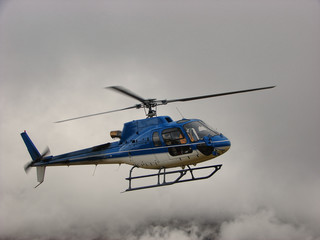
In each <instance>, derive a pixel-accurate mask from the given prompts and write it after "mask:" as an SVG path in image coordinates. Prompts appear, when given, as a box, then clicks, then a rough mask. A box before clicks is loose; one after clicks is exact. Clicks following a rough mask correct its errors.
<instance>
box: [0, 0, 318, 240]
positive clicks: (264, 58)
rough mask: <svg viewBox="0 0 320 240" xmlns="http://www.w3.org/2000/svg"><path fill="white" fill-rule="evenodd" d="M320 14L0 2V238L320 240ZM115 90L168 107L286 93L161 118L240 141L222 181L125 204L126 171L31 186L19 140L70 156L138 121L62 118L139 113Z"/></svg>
mask: <svg viewBox="0 0 320 240" xmlns="http://www.w3.org/2000/svg"><path fill="white" fill-rule="evenodd" d="M319 4H320V3H319V1H315V0H314V1H312V0H306V1H302V0H292V1H289V0H288V1H287V0H280V1H253V0H241V1H232V0H227V1H40V0H31V1H2V2H0V104H1V105H0V106H1V115H0V116H1V121H0V129H1V135H0V147H1V151H0V238H15V239H30V238H33V239H219V240H228V239H291V240H292V239H299V240H300V239H311V240H314V239H320V231H319V228H318V226H319V225H320V208H319V202H320V193H319V185H320V175H319V169H320V162H319V157H318V148H319V147H318V146H319V142H320V128H319V126H318V125H319V122H320V111H319V102H320V83H319V77H320V68H319V65H320V48H319V43H320V27H319V25H320V11H319V10H320V5H319ZM111 85H123V86H125V87H127V88H129V89H131V90H132V91H134V92H136V93H137V94H139V95H141V96H143V97H146V98H153V97H155V98H159V99H163V98H177V97H187V96H195V95H202V94H210V93H218V92H224V91H232V90H241V89H246V88H255V87H263V86H269V85H277V87H276V88H275V89H272V90H267V91H264V92H256V93H248V94H241V95H234V96H228V97H221V98H216V99H210V100H203V101H195V102H191V103H183V104H182V103H181V104H172V105H168V106H163V107H161V108H159V110H158V112H159V114H163V115H170V116H172V118H174V119H175V120H177V119H179V118H180V114H179V113H178V111H177V110H176V107H178V108H179V109H180V111H181V112H182V113H183V115H184V116H185V117H190V118H200V119H203V120H204V121H206V122H207V123H208V124H210V125H212V126H213V127H214V128H217V129H218V130H219V131H221V132H223V133H224V134H225V135H226V136H227V137H228V138H230V140H231V144H232V147H231V149H230V150H229V152H227V153H226V154H225V155H223V156H221V157H219V158H217V159H216V160H215V162H217V163H222V164H223V168H222V170H221V171H219V173H217V175H216V176H215V177H213V178H212V179H209V180H205V181H199V182H196V183H188V184H181V185H177V186H172V187H167V188H161V189H152V190H146V191H137V192H133V193H128V194H120V191H122V190H124V189H125V188H126V187H127V185H126V184H127V183H126V182H125V180H124V178H125V177H126V176H127V174H128V171H129V169H130V167H129V166H121V167H120V168H119V166H116V165H110V166H107V165H104V166H98V168H97V170H96V173H95V176H94V177H93V176H92V173H93V171H94V167H93V166H85V167H80V166H79V167H70V168H67V167H57V168H48V169H47V171H46V179H45V183H44V184H43V185H41V186H40V187H39V188H37V189H33V186H34V185H35V184H36V177H35V171H34V170H32V171H31V172H30V174H29V175H26V174H25V173H24V171H23V165H24V164H25V163H26V162H28V161H29V160H30V158H29V155H28V153H27V150H26V148H25V146H24V144H23V142H22V140H21V138H20V135H19V133H20V132H21V131H23V130H27V131H28V133H29V135H30V137H31V138H32V140H33V141H34V143H35V145H36V146H37V147H38V148H39V150H40V151H41V150H44V149H45V148H46V146H49V147H50V150H51V153H52V154H60V153H64V152H69V151H72V150H77V149H81V148H84V147H89V146H93V145H97V144H101V143H103V142H106V141H112V139H111V138H110V137H109V135H108V132H109V131H111V130H115V129H121V128H122V125H123V123H125V122H126V121H130V120H133V119H139V118H143V117H144V114H143V111H136V110H132V111H128V112H122V113H114V114H111V115H106V116H100V117H96V118H93V119H86V120H79V121H74V122H70V123H65V124H53V123H52V122H54V121H57V120H60V119H64V118H68V117H74V116H79V115H83V114H90V113H95V112H101V111H107V110H113V109H117V108H122V107H127V106H131V105H133V104H135V102H134V101H132V99H130V98H127V97H125V96H121V95H119V94H117V93H114V92H112V91H108V90H105V89H103V88H104V87H106V86H111ZM210 163H212V161H211V162H210Z"/></svg>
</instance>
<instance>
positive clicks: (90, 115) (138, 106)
mask: <svg viewBox="0 0 320 240" xmlns="http://www.w3.org/2000/svg"><path fill="white" fill-rule="evenodd" d="M140 107H141V105H140V104H137V105H135V106H131V107H127V108H121V109H117V110H112V111H107V112H101V113H94V114H89V115H85V116H81V117H75V118H69V119H65V120H61V121H57V122H54V123H62V122H68V121H72V120H77V119H81V118H87V117H93V116H98V115H102V114H107V113H113V112H119V111H123V110H128V109H132V108H140Z"/></svg>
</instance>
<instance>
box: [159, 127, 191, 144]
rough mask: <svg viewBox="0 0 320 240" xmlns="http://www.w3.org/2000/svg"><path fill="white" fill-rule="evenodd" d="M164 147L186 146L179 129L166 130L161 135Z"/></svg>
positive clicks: (184, 138) (183, 136) (185, 140)
mask: <svg viewBox="0 0 320 240" xmlns="http://www.w3.org/2000/svg"><path fill="white" fill-rule="evenodd" d="M161 136H162V139H163V141H164V143H165V145H166V146H171V145H180V144H186V143H187V139H186V137H185V135H184V134H183V132H182V130H181V129H180V128H178V127H177V128H167V129H164V130H163V131H162V133H161Z"/></svg>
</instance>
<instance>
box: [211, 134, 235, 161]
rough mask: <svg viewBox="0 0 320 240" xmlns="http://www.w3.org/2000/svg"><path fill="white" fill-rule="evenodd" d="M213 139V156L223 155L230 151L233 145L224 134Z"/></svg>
mask: <svg viewBox="0 0 320 240" xmlns="http://www.w3.org/2000/svg"><path fill="white" fill-rule="evenodd" d="M213 138H214V139H212V140H213V141H212V142H213V147H214V151H213V155H215V156H219V155H222V154H224V153H225V152H227V151H228V150H229V149H230V146H231V143H230V141H229V139H228V138H227V137H225V136H224V135H223V134H222V133H221V134H220V135H217V136H214V137H213Z"/></svg>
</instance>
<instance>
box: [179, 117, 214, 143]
mask: <svg viewBox="0 0 320 240" xmlns="http://www.w3.org/2000/svg"><path fill="white" fill-rule="evenodd" d="M183 128H184V130H185V131H186V133H187V135H188V137H189V139H190V141H191V142H198V141H200V140H203V137H205V136H209V135H210V136H212V137H213V136H216V135H219V133H218V132H217V131H215V130H213V129H212V128H211V127H209V126H208V125H207V124H205V123H204V122H203V121H201V120H199V121H192V122H189V123H186V124H184V125H183Z"/></svg>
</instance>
